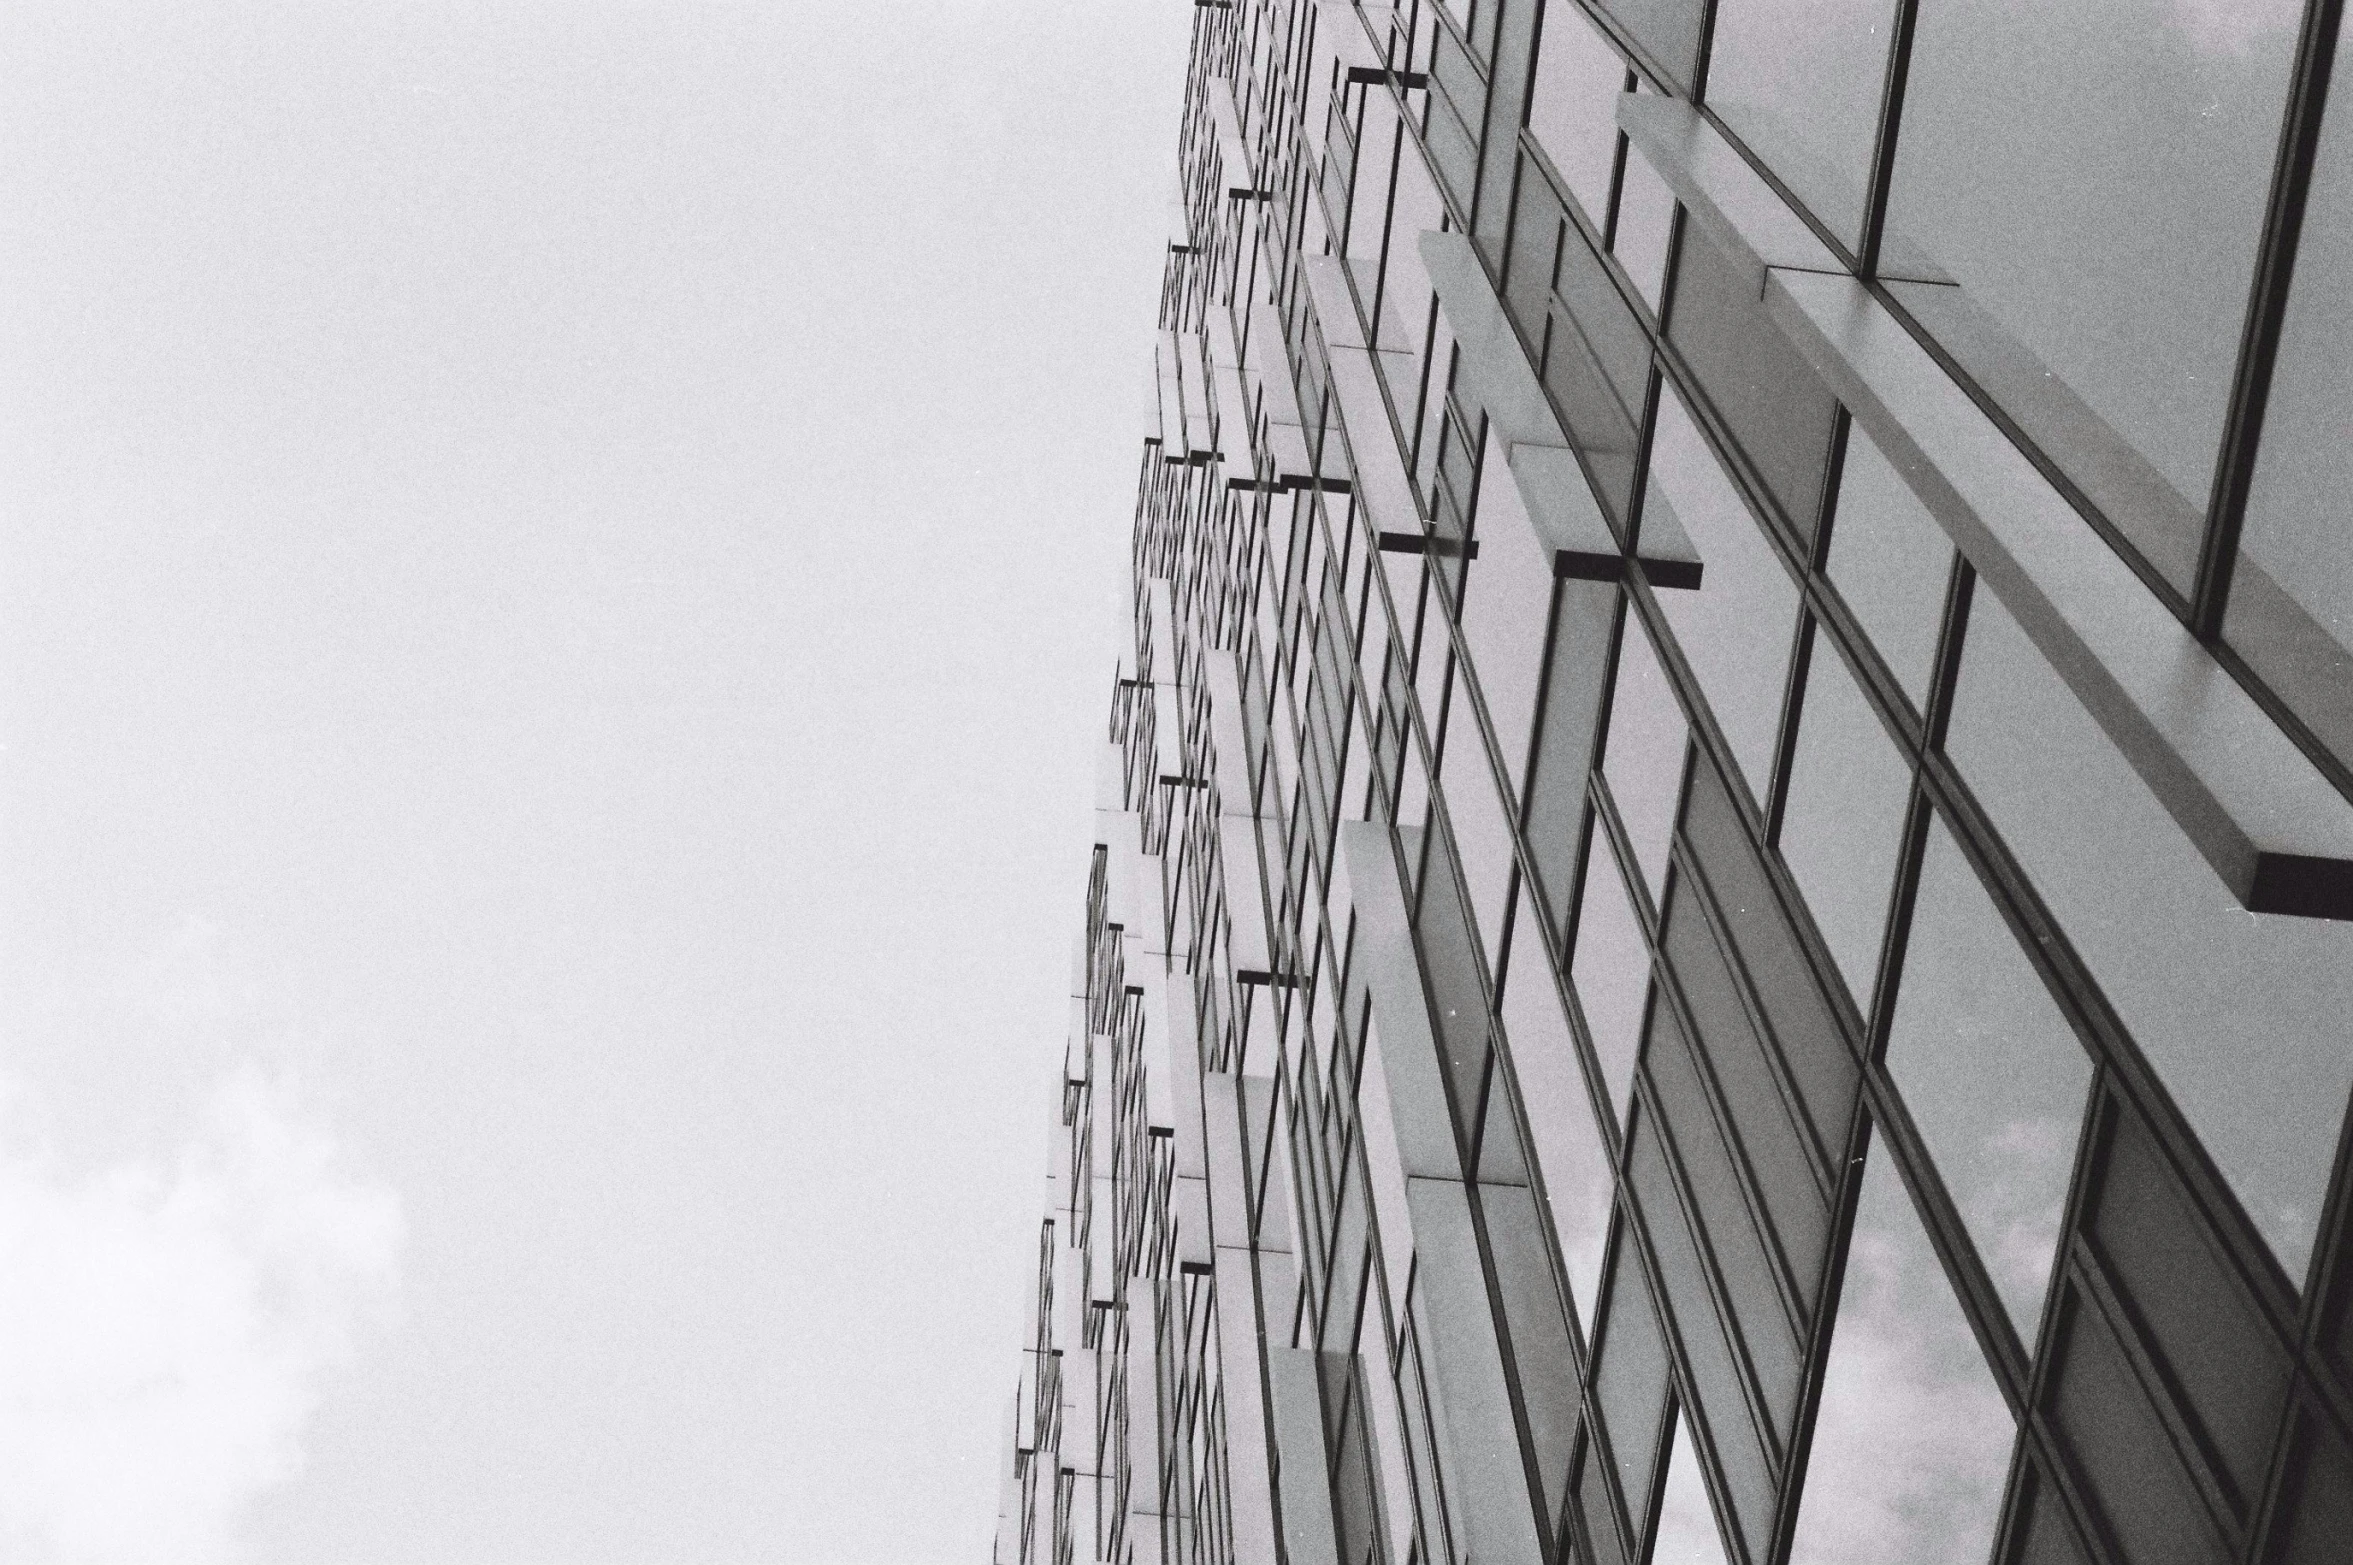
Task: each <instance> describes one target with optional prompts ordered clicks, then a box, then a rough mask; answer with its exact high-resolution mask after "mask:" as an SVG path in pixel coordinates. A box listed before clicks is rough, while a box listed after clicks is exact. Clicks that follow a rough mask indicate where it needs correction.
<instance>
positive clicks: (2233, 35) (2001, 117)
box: [1890, 0, 2303, 585]
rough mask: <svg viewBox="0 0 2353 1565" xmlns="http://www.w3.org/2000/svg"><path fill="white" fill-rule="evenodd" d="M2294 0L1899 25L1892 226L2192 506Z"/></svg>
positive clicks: (1957, 13) (2129, 0)
mask: <svg viewBox="0 0 2353 1565" xmlns="http://www.w3.org/2000/svg"><path fill="white" fill-rule="evenodd" d="M2302 10H2303V7H2302V6H2301V5H2300V4H2297V3H2296V0H2233V3H2231V4H2228V5H2219V4H2216V5H2207V4H2199V5H2187V4H2179V3H2175V0H2108V3H2105V4H2100V5H2031V6H2028V5H2018V4H2015V3H2014V0H1946V3H1942V4H1936V5H1927V6H1923V7H1922V8H1921V10H1920V21H1919V31H1918V33H1917V35H1916V37H1915V39H1914V41H1913V46H1912V57H1911V69H1910V73H1909V76H1908V78H1907V82H1906V86H1905V99H1904V120H1903V129H1902V136H1901V139H1900V142H1899V145H1898V152H1897V162H1896V178H1895V188H1894V193H1893V205H1892V208H1891V211H1890V222H1891V224H1892V226H1893V227H1894V228H1896V229H1899V230H1901V231H1902V232H1903V234H1904V236H1905V237H1907V238H1908V239H1910V240H1911V241H1912V242H1913V243H1915V244H1917V245H1919V246H1920V247H1922V248H1923V249H1924V250H1925V251H1926V253H1927V255H1928V258H1929V259H1931V260H1932V261H1934V262H1936V263H1937V264H1938V265H1940V266H1942V267H1943V268H1944V269H1945V270H1946V271H1947V272H1949V273H1951V274H1952V275H1953V276H1954V277H1956V278H1958V279H1959V281H1960V283H1961V285H1962V287H1963V288H1964V289H1965V290H1966V292H1967V293H1968V294H1969V295H1970V296H1971V297H1972V298H1973V299H1974V300H1975V302H1976V303H1977V304H1978V305H1980V306H1981V307H1983V308H1984V309H1986V310H1987V311H1989V312H1991V314H1992V315H1993V316H1994V317H1995V318H1996V319H1998V320H1999V321H2000V322H2001V323H2002V324H2003V325H2004V326H2005V327H2006V328H2007V329H2008V330H2009V331H2010V333H2012V334H2013V335H2014V336H2016V337H2017V338H2018V340H2019V341H2020V342H2021V343H2023V344H2024V345H2025V346H2026V347H2027V348H2028V349H2030V350H2031V351H2032V352H2033V353H2034V354H2035V355H2036V356H2037V357H2039V358H2040V359H2041V360H2042V361H2043V362H2044V363H2045V364H2047V365H2048V366H2049V367H2050V369H2051V370H2052V371H2053V372H2055V373H2056V374H2057V376H2058V377H2059V379H2060V380H2061V381H2063V382H2064V383H2065V384H2066V385H2067V386H2068V387H2070V388H2072V389H2073V391H2074V392H2075V393H2076V394H2077V395H2078V396H2080V397H2082V399H2083V400H2084V401H2085V402H2086V403H2088V404H2089V405H2090V406H2091V408H2092V409H2093V410H2094V411H2095V412H2096V413H2098V414H2099V415H2100V416H2101V417H2103V418H2104V419H2106V420H2107V421H2108V423H2109V424H2111V425H2112V426H2114V428H2115V430H2116V431H2117V433H2119V434H2120V435H2122V436H2123V437H2124V439H2125V440H2126V441H2127V442H2129V443H2130V444H2131V445H2132V446H2133V447H2134V448H2135V449H2137V450H2138V451H2139V452H2140V453H2141V455H2143V456H2144V457H2146V458H2147V459H2148V460H2149V461H2150V462H2151V463H2153V464H2154V465H2155V467H2156V468H2157V470H2158V471H2159V472H2161V473H2162V474H2163V475H2164V476H2165V477H2166V478H2167V479H2169V480H2170V481H2171V482H2172V483H2173V485H2174V486H2175V487H2176V488H2177V489H2179V490H2180V492H2181V493H2182V494H2183V495H2184V496H2187V497H2188V498H2189V499H2190V500H2191V501H2192V502H2194V503H2195V504H2197V505H2198V506H2200V507H2201V508H2202V507H2203V504H2204V501H2205V498H2206V493H2207V489H2208V487H2209V486H2210V484H2211V482H2212V479H2213V472H2214V457H2215V452H2216V449H2217V445H2218V442H2219V438H2220V434H2221V417H2222V410H2223V404H2224V402H2225V401H2226V399H2227V398H2228V396H2229V393H2230V385H2231V369H2232V365H2233V363H2234V362H2235V360H2236V358H2237V354H2238V342H2239V331H2240V325H2241V318H2242V316H2243V313H2244V311H2245V308H2246V303H2247V283H2248V279H2249V277H2250V275H2251V274H2252V270H2253V266H2254V259H2255V246H2256V240H2257V237H2258V230H2259V228H2260V226H2261V223H2262V219H2263V207H2264V200H2265V196H2266V193H2267V191H2268V189H2269V186H2270V178H2271V165H2272V159H2273V156H2274V153H2275V142H2276V140H2277V137H2278V134H2279V126H2280V113H2281V108H2282V105H2283V104H2284V102H2285V99H2286V91H2287V79H2288V65H2289V60H2290V56H2291V55H2292V53H2293V51H2294V48H2295V42H2296V29H2297V23H2298V20H2299V16H2300V13H2301V12H2302ZM2055 454H2056V455H2057V456H2058V457H2059V460H2060V461H2061V462H2062V463H2064V462H2066V460H2067V453H2066V452H2064V451H2061V452H2058V453H2055ZM2158 563H2160V565H2161V567H2171V566H2177V565H2178V563H2179V562H2178V560H2176V561H2171V562H2166V561H2161V562H2158ZM2184 585H2186V583H2184Z"/></svg>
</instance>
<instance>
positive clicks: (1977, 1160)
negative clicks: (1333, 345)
mask: <svg viewBox="0 0 2353 1565" xmlns="http://www.w3.org/2000/svg"><path fill="white" fill-rule="evenodd" d="M1887 1069H1888V1074H1890V1075H1892V1076H1893V1077H1894V1078H1895V1082H1896V1086H1897V1087H1898V1088H1899V1089H1900V1090H1901V1091H1902V1092H1903V1095H1904V1103H1905V1105H1906V1106H1907V1107H1909V1108H1910V1109H1911V1111H1912V1119H1913V1122H1914V1123H1915V1124H1917V1125H1918V1126H1919V1127H1920V1139H1921V1140H1922V1141H1924V1142H1926V1143H1927V1144H1928V1155H1929V1156H1930V1157H1932V1158H1934V1159H1935V1160H1936V1167H1937V1172H1938V1173H1939V1174H1941V1175H1942V1176H1943V1178H1944V1183H1945V1188H1946V1189H1947V1190H1949V1191H1951V1192H1952V1197H1953V1205H1954V1206H1956V1207H1958V1208H1959V1209H1960V1212H1961V1221H1962V1222H1963V1223H1964V1224H1965V1225H1966V1226H1967V1227H1968V1229H1969V1237H1970V1238H1972V1239H1974V1240H1976V1241H1977V1253H1978V1256H1979V1257H1980V1258H1981V1259H1982V1260H1983V1261H1984V1262H1985V1268H1986V1270H1987V1271H1988V1272H1989V1273H1991V1274H1992V1276H1993V1281H1994V1287H1995V1288H1996V1289H1998V1290H1999V1291H2000V1293H2001V1295H2002V1303H2003V1304H2005V1305H2007V1306H2008V1307H2009V1311H2010V1319H2011V1321H2012V1323H2013V1324H2015V1325H2016V1326H2017V1328H2018V1335H2019V1336H2020V1337H2021V1338H2022V1339H2024V1340H2025V1341H2026V1342H2028V1343H2032V1342H2033V1341H2034V1339H2035V1333H2036V1330H2037V1328H2038V1327H2039V1326H2040V1324H2041V1321H2042V1312H2043V1290H2044V1288H2045V1286H2046V1285H2047V1284H2048V1283H2049V1282H2050V1278H2051V1260H2052V1257H2053V1255H2054V1254H2055V1253H2056V1251H2057V1249H2058V1244H2059V1220H2060V1217H2061V1215H2062V1213H2063V1211H2064V1210H2065V1207H2066V1204H2067V1180H2068V1176H2069V1175H2070V1173H2071V1172H2072V1171H2073V1169H2074V1166H2075V1143H2076V1141H2077V1139H2078V1138H2079V1137H2080V1135H2081V1134H2082V1127H2083V1101H2084V1094H2085V1093H2086V1092H2088V1091H2089V1090H2090V1088H2091V1079H2092V1071H2091V1061H2090V1059H2089V1058H2088V1057H2086V1055H2085V1054H2084V1051H2083V1046H2082V1045H2081V1044H2080V1043H2078V1042H2077V1041H2076V1038H2075V1033H2074V1031H2073V1029H2071V1028H2070V1027H2069V1026H2068V1025H2067V1020H2066V1018H2065V1017H2063V1016H2061V1015H2060V1014H2059V1007H2058V1006H2057V1005H2056V1004H2055V1003H2053V1001H2052V999H2051V997H2050V995H2049V993H2048V992H2047V991H2045V990H2044V988H2043V983H2042V980H2041V979H2040V978H2039V977H2037V976H2036V975H2035V971H2034V969H2033V967H2032V966H2030V965H2029V964H2028V963H2027V960H2026V956H2025V953H2023V952H2021V951H2020V950H2019V949H2018V944H2017V942H2016V941H2015V940H2013V939H2012V938H2011V936H2010V931H2009V928H2008V926H2007V925H2005V924H2004V923H2003V922H2002V916H2001V914H2000V913H1998V912H1996V911H1995V910H1994V905H1993V900H1992V898H1990V897H1988V896H1987V895H1986V894H1985V888H1984V887H1982V886H1980V885H1979V884H1978V883H1977V875H1976V872H1975V871H1973V870H1972V869H1970V867H1969V865H1968V862H1967V861H1966V860H1964V859H1963V858H1962V857H1961V850H1960V849H1959V848H1957V847H1955V846H1954V844H1953V838H1952V834H1951V833H1950V832H1948V831H1946V830H1945V827H1944V823H1943V822H1942V821H1938V822H1935V823H1934V824H1932V825H1931V826H1930V827H1929V830H1928V853H1927V858H1926V860H1925V861H1924V862H1923V863H1922V865H1921V869H1920V890H1919V894H1918V896H1917V897H1916V898H1915V899H1914V902H1913V912H1912V935H1911V939H1910V940H1909V942H1907V944H1906V946H1905V950H1904V971H1903V977H1902V980H1901V981H1900V983H1899V984H1898V986H1897V989H1896V1010H1895V1024H1894V1027H1893V1030H1892V1031H1891V1033H1890V1035H1889V1038H1888V1045H1887Z"/></svg>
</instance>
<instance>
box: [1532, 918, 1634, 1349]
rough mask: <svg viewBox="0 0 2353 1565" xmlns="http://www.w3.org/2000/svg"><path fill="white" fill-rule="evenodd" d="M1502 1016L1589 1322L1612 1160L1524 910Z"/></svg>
mask: <svg viewBox="0 0 2353 1565" xmlns="http://www.w3.org/2000/svg"><path fill="white" fill-rule="evenodd" d="M1636 1003H1637V1004H1639V1003H1640V1002H1639V1001H1637V1002H1636ZM1502 1014H1503V1028H1504V1041H1505V1045H1506V1047H1507V1048H1509V1050H1510V1051H1511V1062H1512V1075H1513V1077H1514V1079H1515V1080H1517V1081H1518V1083H1519V1088H1520V1101H1521V1103H1522V1104H1523V1105H1525V1106H1526V1109H1527V1113H1528V1134H1529V1137H1530V1139H1531V1140H1532V1141H1533V1142H1534V1143H1535V1146H1534V1151H1535V1154H1536V1162H1537V1165H1538V1168H1539V1170H1540V1171H1541V1173H1542V1175H1543V1178H1544V1194H1545V1197H1546V1199H1548V1200H1549V1201H1550V1202H1551V1203H1552V1225H1553V1231H1554V1233H1555V1234H1557V1235H1558V1236H1559V1239H1560V1247H1561V1261H1562V1264H1563V1265H1564V1266H1565V1267H1566V1268H1567V1270H1568V1274H1569V1292H1570V1293H1571V1294H1572V1295H1573V1296H1574V1297H1575V1298H1576V1301H1577V1315H1578V1318H1579V1319H1580V1320H1585V1321H1590V1320H1592V1319H1593V1295H1594V1291H1595V1289H1596V1288H1597V1286H1598V1285H1599V1283H1600V1280H1601V1257H1602V1243H1603V1240H1604V1239H1606V1238H1607V1237H1608V1233H1609V1217H1610V1166H1609V1156H1608V1153H1607V1152H1606V1151H1605V1150H1604V1149H1603V1146H1602V1140H1601V1136H1600V1134H1599V1133H1598V1132H1597V1131H1596V1129H1595V1126H1594V1114H1593V1099H1592V1096H1591V1095H1590V1094H1589V1093H1587V1092H1586V1090H1585V1075H1584V1072H1583V1070H1582V1069H1581V1068H1580V1067H1579V1065H1578V1063H1577V1049H1576V1044H1575V1043H1574V1041H1573V1040H1572V1039H1571V1038H1570V1035H1569V1024H1568V1018H1567V1016H1566V1015H1565V1014H1564V1013H1563V1012H1562V1010H1561V1001H1560V991H1559V989H1558V988H1557V987H1556V986H1555V985H1554V983H1553V978H1552V963H1551V961H1550V960H1549V959H1548V958H1547V957H1546V956H1545V954H1544V942H1543V941H1542V940H1541V939H1540V938H1539V937H1538V935H1537V930H1536V920H1535V919H1534V918H1533V917H1531V916H1529V913H1528V910H1527V908H1526V907H1525V906H1523V907H1522V908H1521V909H1520V913H1519V916H1518V917H1517V918H1516V919H1515V920H1514V921H1513V927H1512V937H1511V965H1510V967H1509V969H1508V970H1507V971H1506V973H1505V976H1504V981H1503V1000H1502Z"/></svg>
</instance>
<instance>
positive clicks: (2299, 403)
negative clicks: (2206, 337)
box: [2227, 34, 2353, 763]
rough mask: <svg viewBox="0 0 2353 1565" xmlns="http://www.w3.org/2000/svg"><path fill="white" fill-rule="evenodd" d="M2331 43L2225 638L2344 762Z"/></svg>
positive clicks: (2351, 717)
mask: <svg viewBox="0 0 2353 1565" xmlns="http://www.w3.org/2000/svg"><path fill="white" fill-rule="evenodd" d="M2344 37H2345V35H2344V34H2339V37H2338V44H2337V61H2336V68H2335V73H2334V75H2333V77H2332V79H2331V86H2330V96H2329V106H2328V110H2327V114H2326V116H2325V117H2324V118H2323V120H2322V122H2321V133H2320V134H2321V141H2320V151H2319V154H2318V156H2317V158H2316V160H2315V161H2314V163H2313V168H2312V187H2311V191H2310V195H2309V198H2308V202H2307V205H2306V207H2305V209H2304V229H2303V235H2302V238H2301V239H2300V241H2299V242H2298V245H2297V249H2296V272H2295V281H2294V284H2293V285H2292V287H2291V289H2290V291H2289V294H2288V310H2287V318H2286V320H2285V322H2284V323H2283V325H2282V328H2281V332H2280V345H2279V357H2278V359H2277V360H2276V361H2275V363H2274V365H2273V367H2272V377H2271V401H2270V405H2269V407H2268V409H2267V411H2266V413H2265V417H2264V424H2263V446H2262V450H2261V451H2260V452H2259V453H2258V455H2257V456H2256V459H2255V474H2254V482H2253V486H2252V488H2251V490H2250V491H2249V493H2248V496H2247V517H2246V525H2245V529H2244V531H2243V532H2242V533H2241V534H2240V540H2239V542H2240V546H2241V548H2242V549H2243V550H2244V551H2245V558H2244V559H2243V560H2241V562H2240V563H2239V567H2238V575H2237V579H2236V581H2235V583H2234V587H2233V591H2232V595H2231V605H2230V617H2229V622H2228V626H2227V629H2228V632H2229V635H2230V638H2231V640H2232V641H2233V643H2235V644H2236V645H2237V646H2238V648H2239V650H2240V651H2242V652H2244V653H2245V654H2246V655H2247V658H2248V661H2249V662H2251V663H2253V664H2254V665H2255V668H2256V670H2257V671H2258V672H2259V673H2261V674H2262V675H2263V676H2264V677H2265V678H2266V679H2268V680H2269V681H2271V682H2272V684H2273V685H2274V686H2275V687H2276V688H2278V689H2279V691H2280V693H2281V694H2282V695H2284V696H2285V697H2286V698H2287V700H2288V704H2289V705H2290V706H2292V707H2294V708H2295V709H2296V712H2297V715H2298V716H2300V717H2302V718H2303V719H2304V720H2305V721H2306V722H2307V723H2310V724H2311V725H2312V726H2313V727H2314V728H2315V729H2317V730H2318V731H2319V732H2320V734H2321V737H2322V738H2323V739H2324V740H2325V741H2326V742H2327V743H2328V744H2329V745H2330V746H2331V748H2333V749H2334V750H2335V751H2336V753H2337V755H2338V757H2339V759H2341V760H2344V761H2347V762H2348V763H2353V519H2349V518H2348V516H2347V499H2346V497H2347V495H2349V494H2353V427H2349V426H2348V422H2347V416H2346V410H2347V409H2348V408H2353V354H2348V353H2347V352H2346V351H2345V347H2346V344H2347V343H2348V342H2353V79H2348V78H2349V77H2353V61H2348V60H2347V59H2346V50H2345V44H2344Z"/></svg>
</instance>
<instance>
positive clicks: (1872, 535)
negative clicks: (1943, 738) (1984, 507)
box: [1824, 425, 1953, 707]
mask: <svg viewBox="0 0 2353 1565" xmlns="http://www.w3.org/2000/svg"><path fill="white" fill-rule="evenodd" d="M1952 566H1953V545H1952V541H1951V540H1950V539H1948V538H1947V537H1946V536H1945V532H1944V529H1943V528H1941V527H1939V526H1937V524H1936V520H1935V518H1933V517H1931V516H1930V515H1929V514H1928V508H1927V507H1926V506H1924V505H1922V504H1921V503H1920V501H1919V497H1918V496H1916V495H1914V494H1913V493H1912V491H1911V489H1910V488H1909V487H1908V486H1907V485H1906V484H1905V483H1904V481H1903V480H1902V479H1901V478H1899V477H1897V476H1896V470H1895V468H1894V466H1893V465H1892V464H1891V463H1890V462H1889V461H1888V460H1887V458H1886V457H1885V456H1884V455H1882V454H1881V452H1880V450H1879V448H1878V447H1877V446H1875V445H1873V444H1872V443H1871V437H1870V436H1868V435H1866V434H1864V433H1863V431H1862V429H1861V428H1860V427H1859V426H1854V425H1849V426H1848V429H1847V437H1846V456H1845V458H1844V459H1843V463H1842V465H1841V467H1840V469H1839V477H1838V511H1837V514H1836V515H1835V517H1833V519H1832V521H1831V527H1830V549H1829V553H1828V554H1827V555H1826V556H1825V565H1824V568H1825V569H1826V570H1827V571H1828V572H1829V575H1830V580H1831V582H1832V583H1833V584H1834V585H1835V586H1836V587H1837V588H1838V595H1839V596H1840V597H1841V598H1843V599H1845V600H1846V606H1847V607H1848V608H1850V609H1853V610H1854V611H1855V618H1856V619H1858V620H1861V621H1862V622H1863V630H1864V632H1865V633H1866V634H1867V635H1869V636H1870V638H1871V645H1872V647H1873V648H1874V649H1875V650H1876V651H1877V652H1878V653H1879V658H1880V661H1881V662H1883V663H1885V664H1886V665H1887V666H1888V670H1889V671H1890V672H1891V673H1893V674H1894V675H1895V677H1896V678H1897V679H1898V680H1899V681H1901V682H1902V684H1903V687H1904V692H1905V694H1907V695H1909V696H1910V697H1911V698H1912V704H1913V705H1914V706H1916V707H1926V706H1927V704H1928V681H1929V677H1930V675H1931V674H1932V673H1934V671H1935V664H1936V641H1937V630H1938V626H1939V623H1940V621H1941V620H1942V618H1943V615H1944V595H1945V582H1946V578H1947V577H1949V576H1950V575H1951V574H1952Z"/></svg>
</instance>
